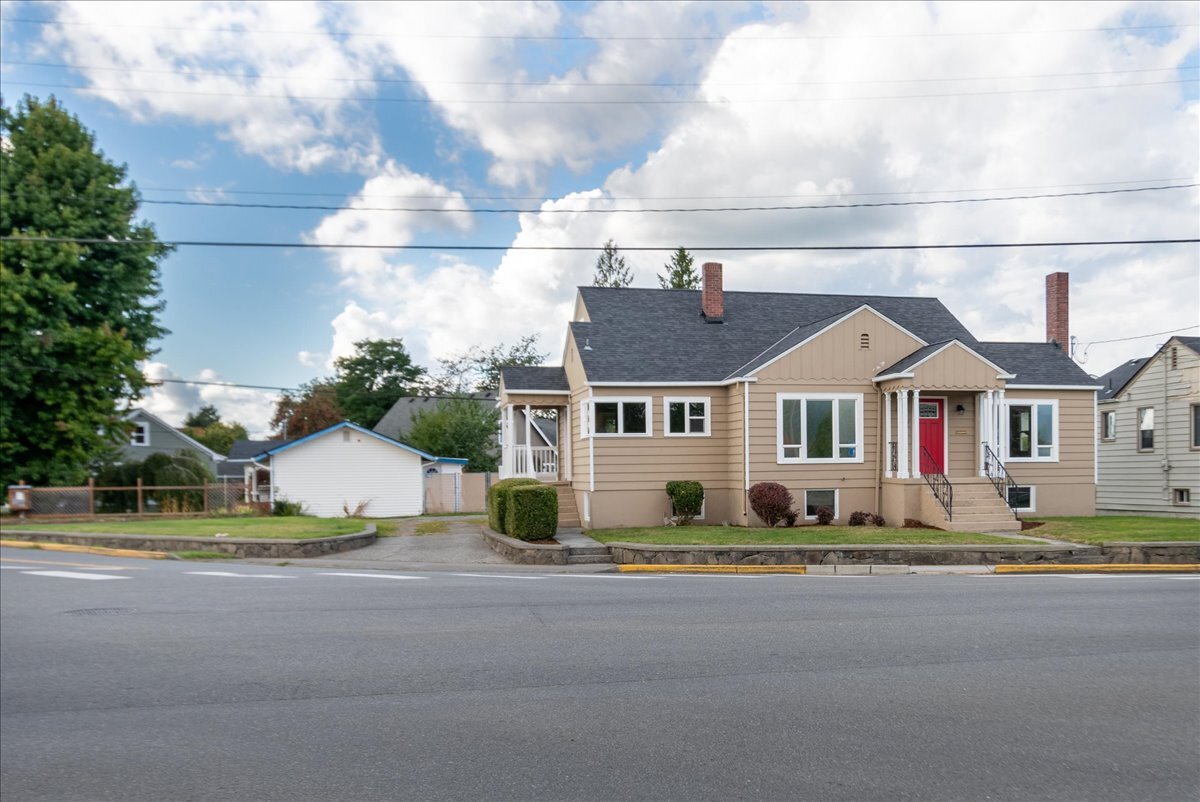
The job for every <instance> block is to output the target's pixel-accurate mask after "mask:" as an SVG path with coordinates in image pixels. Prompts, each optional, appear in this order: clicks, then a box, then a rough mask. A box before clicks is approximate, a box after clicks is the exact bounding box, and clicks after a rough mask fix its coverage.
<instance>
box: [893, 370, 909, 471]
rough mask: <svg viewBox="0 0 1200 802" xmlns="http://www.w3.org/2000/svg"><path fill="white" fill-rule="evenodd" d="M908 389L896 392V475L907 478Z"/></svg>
mask: <svg viewBox="0 0 1200 802" xmlns="http://www.w3.org/2000/svg"><path fill="white" fill-rule="evenodd" d="M908 455H909V452H908V390H900V391H899V392H898V393H897V394H896V469H897V470H896V475H897V476H898V477H899V478H901V479H907V478H908V477H909V473H908Z"/></svg>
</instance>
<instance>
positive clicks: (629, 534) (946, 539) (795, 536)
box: [588, 526, 1038, 546]
mask: <svg viewBox="0 0 1200 802" xmlns="http://www.w3.org/2000/svg"><path fill="white" fill-rule="evenodd" d="M588 535H589V536H591V537H593V538H595V539H596V540H599V541H600V542H601V543H647V544H651V545H660V546H793V545H821V546H841V545H845V544H870V545H901V546H907V545H976V544H982V545H995V544H1003V545H1006V546H1036V545H1038V544H1037V543H1036V542H1034V541H1031V540H1017V539H1014V538H1008V537H998V536H996V535H981V534H975V533H973V532H942V531H940V530H937V529H895V528H888V527H872V528H870V529H862V528H860V527H854V528H853V529H851V528H850V527H846V526H820V527H818V526H801V527H795V528H792V529H780V528H774V529H766V528H747V527H742V526H684V527H680V526H653V527H638V528H632V527H631V528H629V529H594V530H591V531H589V532H588Z"/></svg>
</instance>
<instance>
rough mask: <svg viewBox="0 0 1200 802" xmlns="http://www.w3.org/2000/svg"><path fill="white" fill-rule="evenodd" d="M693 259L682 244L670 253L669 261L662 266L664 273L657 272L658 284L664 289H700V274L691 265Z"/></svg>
mask: <svg viewBox="0 0 1200 802" xmlns="http://www.w3.org/2000/svg"><path fill="white" fill-rule="evenodd" d="M694 262H695V260H694V259H693V258H692V255H691V254H690V253H688V252H687V248H684V247H683V246H682V245H680V246H679V250H677V251H675V253H673V254H671V261H669V262H667V263H666V264H665V265H663V267H665V268H666V270H667V272H666V275H664V274H662V273H659V274H658V284H659V286H660V287H662V288H663V289H664V290H698V289H700V274H699V273H697V272H696V270H695V268H693V267H692V265H693V263H694Z"/></svg>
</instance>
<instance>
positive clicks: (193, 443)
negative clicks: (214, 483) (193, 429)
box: [125, 407, 225, 462]
mask: <svg viewBox="0 0 1200 802" xmlns="http://www.w3.org/2000/svg"><path fill="white" fill-rule="evenodd" d="M139 416H141V417H143V418H146V419H147V420H151V421H154V422H155V423H157V424H158V425H159V426H161V427H162V428H163V429H165V430H167V431H168V432H170V433H171V434H172V435H173V436H174V437H175V438H176V439H178V440H182V441H183V442H184V443H186V444H187V446H188V447H189V448H194V449H196V450H197V451H202V452H204V453H205V454H207V455H208V456H209V458H210V459H212V460H213V461H214V462H220V461H222V460H223V459H225V456H224V455H222V454H218V453H217V452H215V451H213V450H212V449H211V448H209V447H208V446H206V445H204V444H203V443H201V442H200V441H199V440H196V439H194V438H191V437H189V436H188V435H186V434H184V433H183V432H181V431H179V430H178V429H176V428H175V427H174V426H172V425H171V424H169V423H167V422H166V421H165V420H163V419H162V418H160V417H158V416H157V415H154V414H152V413H150V412H148V411H147V410H146V409H144V408H142V407H134V408H132V409H130V410H129V411H128V412H127V413H125V417H126V418H128V419H129V420H133V419H135V418H137V417H139Z"/></svg>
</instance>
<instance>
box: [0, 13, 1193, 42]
mask: <svg viewBox="0 0 1200 802" xmlns="http://www.w3.org/2000/svg"><path fill="white" fill-rule="evenodd" d="M0 22H16V23H21V24H25V25H55V26H73V27H85V28H119V29H133V30H160V31H187V32H188V33H191V34H197V33H236V34H252V33H264V34H280V35H285V36H362V37H369V38H375V39H499V40H512V39H515V40H520V41H536V42H575V41H585V42H587V41H611V42H723V41H725V40H726V39H727V38H729V35H728V34H713V35H702V36H653V35H638V36H620V35H615V34H596V35H587V34H529V33H519V34H497V33H477V34H471V33H407V32H406V33H397V32H394V31H388V32H379V31H337V30H332V31H329V30H319V31H314V30H281V29H270V28H195V27H190V26H183V25H126V24H122V23H117V22H77V21H74V20H52V19H31V18H28V17H8V18H5V19H3V20H0ZM1195 27H1197V24H1196V23H1166V24H1161V25H1121V26H1112V27H1104V28H1045V29H1042V30H1009V31H930V32H910V33H878V34H797V35H788V36H751V35H745V36H742V35H739V36H738V37H737V38H738V39H739V40H745V41H804V40H823V39H926V38H952V37H956V36H972V37H973V36H1037V35H1041V34H1056V33H1117V32H1120V31H1157V30H1163V29H1166V28H1195Z"/></svg>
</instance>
